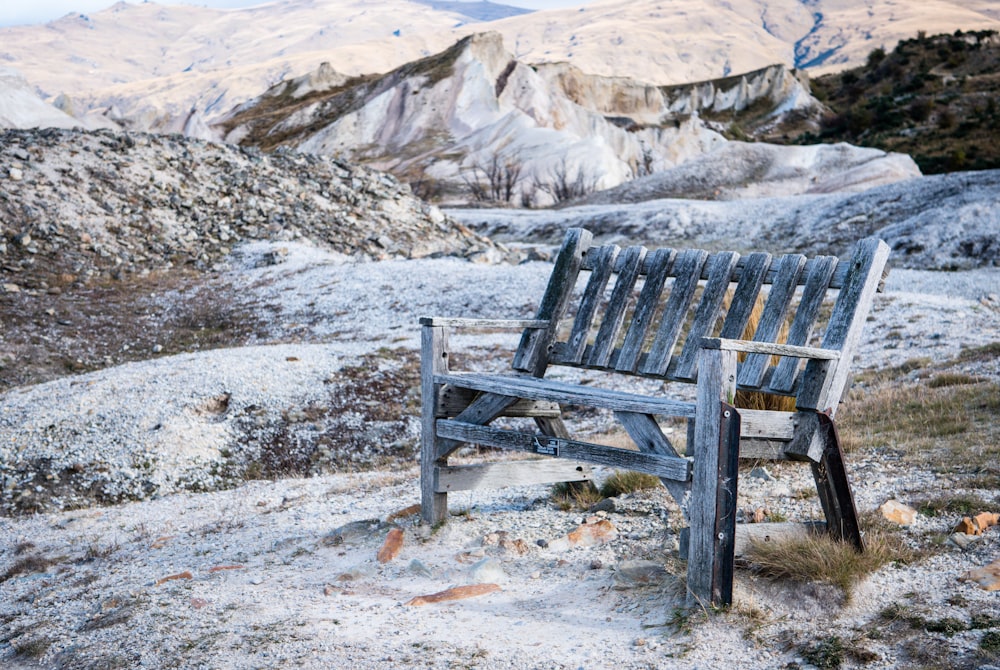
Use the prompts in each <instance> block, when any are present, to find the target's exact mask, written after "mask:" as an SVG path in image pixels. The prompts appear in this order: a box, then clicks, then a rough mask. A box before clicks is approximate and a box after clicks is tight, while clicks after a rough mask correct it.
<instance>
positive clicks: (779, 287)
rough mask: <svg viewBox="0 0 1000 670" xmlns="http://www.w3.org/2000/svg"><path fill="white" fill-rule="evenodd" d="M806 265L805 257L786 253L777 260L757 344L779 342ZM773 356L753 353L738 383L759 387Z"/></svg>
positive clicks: (756, 332) (758, 331) (761, 319)
mask: <svg viewBox="0 0 1000 670" xmlns="http://www.w3.org/2000/svg"><path fill="white" fill-rule="evenodd" d="M805 264H806V259H805V256H801V255H799V254H786V255H785V256H782V257H781V258H780V259H778V263H777V266H778V270H777V275H776V276H775V278H774V282H773V283H772V284H771V290H770V292H769V293H768V294H767V302H766V303H765V304H764V312H763V313H762V314H761V316H760V322H759V323H758V324H757V329H756V330H755V331H754V335H753V339H754V341H755V342H776V341H777V337H778V333H779V332H780V330H781V325H782V323H784V321H785V314H787V313H788V306H789V305H791V303H792V298H793V297H794V296H795V286H796V282H797V281H798V278H799V276H800V274H801V273H802V268H803V267H804V266H805ZM769 360H770V356H769V355H767V354H750V355H749V356H747V359H746V360H745V361H744V362H743V365H742V366H740V374H739V383H740V384H742V385H744V386H748V387H750V388H760V384H761V381H763V379H764V370H765V368H766V367H767V364H768V361H769Z"/></svg>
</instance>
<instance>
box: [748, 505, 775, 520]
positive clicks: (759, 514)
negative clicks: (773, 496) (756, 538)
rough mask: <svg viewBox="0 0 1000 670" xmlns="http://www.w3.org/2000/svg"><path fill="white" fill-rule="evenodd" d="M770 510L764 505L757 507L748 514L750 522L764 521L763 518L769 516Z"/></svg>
mask: <svg viewBox="0 0 1000 670" xmlns="http://www.w3.org/2000/svg"><path fill="white" fill-rule="evenodd" d="M770 514H771V511H770V510H768V509H767V508H766V507H758V508H757V509H755V510H754V511H753V514H751V515H750V523H764V519H766V518H767V517H768V516H770Z"/></svg>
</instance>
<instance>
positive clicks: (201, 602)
mask: <svg viewBox="0 0 1000 670" xmlns="http://www.w3.org/2000/svg"><path fill="white" fill-rule="evenodd" d="M208 604H209V603H208V601H207V600H205V599H204V598H192V599H191V607H193V608H195V609H196V610H200V609H202V608H203V607H208Z"/></svg>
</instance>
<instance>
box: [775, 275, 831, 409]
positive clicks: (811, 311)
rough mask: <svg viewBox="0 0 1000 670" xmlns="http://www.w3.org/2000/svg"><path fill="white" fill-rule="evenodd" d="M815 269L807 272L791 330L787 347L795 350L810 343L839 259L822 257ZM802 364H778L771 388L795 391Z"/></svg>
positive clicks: (791, 361) (787, 361)
mask: <svg viewBox="0 0 1000 670" xmlns="http://www.w3.org/2000/svg"><path fill="white" fill-rule="evenodd" d="M813 260H814V263H813V264H812V266H811V267H809V268H807V270H806V275H807V276H806V283H805V288H804V289H803V291H802V299H801V300H800V301H799V306H798V308H797V309H796V310H795V318H794V319H793V320H792V326H791V328H789V330H788V338H787V339H786V340H785V343H786V344H791V345H793V346H805V345H806V343H808V341H809V335H810V334H811V333H812V329H813V326H814V325H815V323H816V318H817V317H818V316H819V310H820V307H822V305H823V298H825V297H826V290H827V287H828V286H829V285H830V278H831V277H833V271H834V270H836V269H837V258H836V257H835V256H818V257H816V258H815V259H813ZM799 366H800V361H799V360H798V359H796V358H790V357H788V356H785V357H784V358H782V359H781V361H779V362H778V366H777V369H775V371H774V374H773V375H772V376H771V382H770V384H769V386H770V388H771V389H773V390H775V391H786V392H787V391H791V390H792V387H793V385H794V383H795V376H796V374H797V373H798V371H799Z"/></svg>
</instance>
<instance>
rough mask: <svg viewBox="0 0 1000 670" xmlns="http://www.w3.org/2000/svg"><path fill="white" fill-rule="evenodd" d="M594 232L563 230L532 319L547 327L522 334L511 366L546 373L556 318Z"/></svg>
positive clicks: (570, 292) (568, 295)
mask: <svg viewBox="0 0 1000 670" xmlns="http://www.w3.org/2000/svg"><path fill="white" fill-rule="evenodd" d="M592 239H593V235H592V234H591V232H590V231H589V230H584V229H583V228H570V229H569V230H567V231H566V237H565V238H564V239H563V244H562V247H560V249H559V253H558V255H557V256H556V262H555V265H554V266H553V268H552V275H551V276H550V277H549V283H548V286H546V287H545V294H544V295H543V296H542V302H541V304H540V305H539V306H538V313H537V314H536V316H535V318H536V319H539V320H544V321H548V322H549V326H548V328H545V329H534V328H529V329H526V330H525V331H524V333H523V334H522V335H521V342H520V344H519V345H518V347H517V352H516V353H515V354H514V362H513V368H514V369H515V370H520V371H522V372H528V373H531V374H533V375H535V376H536V377H541V376H542V375H543V374H545V368H546V366H547V365H548V356H547V353H548V347H549V344H550V343H551V342H552V341H553V340H554V339H555V334H556V329H557V328H558V327H559V319H561V318H562V315H563V314H564V313H565V311H566V306H567V304H568V302H569V297H570V295H571V294H572V293H573V287H574V286H576V279H577V277H578V276H579V274H580V268H581V266H582V265H583V259H584V254H585V253H586V252H587V249H588V248H589V247H590V242H591V240H592Z"/></svg>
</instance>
